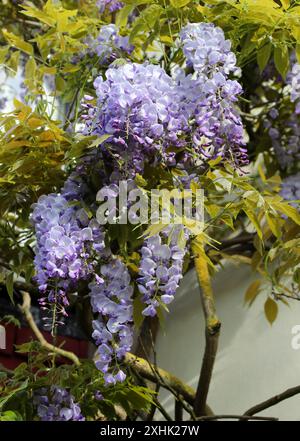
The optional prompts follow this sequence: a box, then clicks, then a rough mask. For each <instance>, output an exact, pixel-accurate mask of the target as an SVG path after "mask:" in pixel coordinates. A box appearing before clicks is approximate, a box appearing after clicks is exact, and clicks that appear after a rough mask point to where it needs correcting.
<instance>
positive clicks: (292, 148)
mask: <svg viewBox="0 0 300 441" xmlns="http://www.w3.org/2000/svg"><path fill="white" fill-rule="evenodd" d="M291 61H292V62H293V66H292V68H291V70H290V72H289V73H288V75H287V80H286V82H284V81H283V80H282V79H280V81H281V82H282V87H284V90H283V101H282V102H281V100H282V98H280V99H279V101H278V103H277V106H276V107H272V108H271V109H270V110H269V112H268V115H267V117H266V118H265V120H264V128H265V130H266V131H267V133H268V135H269V137H270V139H271V143H272V147H273V150H274V153H275V155H276V157H277V159H278V163H279V166H280V168H281V169H283V170H289V169H291V168H293V167H294V165H295V163H296V162H297V161H298V160H299V158H300V149H299V144H300V124H299V122H300V120H299V114H300V65H299V64H298V63H297V62H295V61H294V57H293V56H292V59H291ZM273 75H274V72H272V71H271V72H270V78H271V77H272V76H273ZM270 78H268V77H267V79H268V80H270ZM275 83H276V81H275ZM286 86H288V87H286ZM265 87H268V86H265Z"/></svg>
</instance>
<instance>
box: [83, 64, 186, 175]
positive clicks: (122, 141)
mask: <svg viewBox="0 0 300 441" xmlns="http://www.w3.org/2000/svg"><path fill="white" fill-rule="evenodd" d="M94 85H95V89H96V93H97V97H98V99H97V106H96V107H94V106H91V105H90V106H89V109H88V112H87V113H86V115H84V119H85V123H86V130H85V133H91V134H97V135H104V134H107V135H110V138H109V140H107V141H106V143H105V144H104V145H103V146H102V148H103V149H104V150H105V151H106V154H107V155H108V156H109V157H110V158H111V159H112V160H113V161H114V163H115V166H116V167H119V169H122V170H123V173H124V174H125V176H131V175H134V174H135V173H137V172H139V173H140V172H142V170H143V165H144V161H145V158H147V160H150V159H152V161H154V160H159V158H160V157H163V158H164V159H165V160H169V159H170V158H171V157H172V156H174V155H172V154H168V153H167V152H166V145H170V143H172V142H173V143H175V144H176V143H177V142H178V140H179V139H178V138H179V135H180V134H181V130H182V129H183V127H184V125H185V121H184V118H182V116H181V115H180V108H179V105H178V103H177V100H176V93H177V92H176V88H175V86H174V83H173V81H172V79H171V78H170V77H169V76H168V75H167V74H166V72H165V71H164V70H163V69H162V68H161V67H159V66H154V65H151V64H136V63H127V64H125V65H123V66H120V67H118V68H110V69H108V70H107V71H106V80H105V81H104V80H103V79H102V77H98V78H97V79H96V80H95V83H94Z"/></svg>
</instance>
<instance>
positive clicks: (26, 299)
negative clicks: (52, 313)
mask: <svg viewBox="0 0 300 441" xmlns="http://www.w3.org/2000/svg"><path fill="white" fill-rule="evenodd" d="M21 294H22V296H23V304H22V305H19V308H20V310H21V311H22V313H23V314H24V316H25V318H26V320H27V322H28V324H29V326H30V328H31V329H32V331H33V333H34V335H35V336H36V338H37V339H38V341H39V342H40V344H41V346H42V347H43V348H45V349H47V350H48V351H49V352H54V353H55V354H57V355H61V356H62V357H65V358H68V359H69V360H71V361H73V363H74V364H76V365H77V366H79V365H80V361H79V358H78V357H77V355H75V354H74V353H73V352H70V351H65V350H64V349H61V348H58V347H56V346H54V345H52V344H50V343H48V342H47V340H46V339H45V337H44V336H43V334H42V333H41V331H40V330H39V328H38V327H37V325H36V323H35V321H34V318H33V316H32V314H31V311H30V305H31V299H30V295H29V294H28V292H25V291H21Z"/></svg>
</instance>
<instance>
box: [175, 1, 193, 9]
mask: <svg viewBox="0 0 300 441" xmlns="http://www.w3.org/2000/svg"><path fill="white" fill-rule="evenodd" d="M190 1H191V0H170V2H171V5H172V6H173V8H176V9H179V8H183V7H184V6H186V5H187V4H188V3H190Z"/></svg>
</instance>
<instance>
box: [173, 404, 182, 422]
mask: <svg viewBox="0 0 300 441" xmlns="http://www.w3.org/2000/svg"><path fill="white" fill-rule="evenodd" d="M174 414H175V421H182V420H183V407H182V403H181V402H180V401H178V400H175V412H174Z"/></svg>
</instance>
